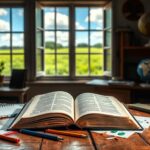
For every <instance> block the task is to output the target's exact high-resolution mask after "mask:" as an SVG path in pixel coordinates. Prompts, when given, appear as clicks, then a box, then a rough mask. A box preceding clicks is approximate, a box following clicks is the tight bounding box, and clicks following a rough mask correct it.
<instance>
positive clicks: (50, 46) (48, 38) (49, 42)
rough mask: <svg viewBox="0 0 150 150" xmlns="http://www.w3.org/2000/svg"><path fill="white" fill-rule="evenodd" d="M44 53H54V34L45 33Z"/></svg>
mask: <svg viewBox="0 0 150 150" xmlns="http://www.w3.org/2000/svg"><path fill="white" fill-rule="evenodd" d="M45 50H46V51H45V52H49V53H54V50H55V33H54V32H45Z"/></svg>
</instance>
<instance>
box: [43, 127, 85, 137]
mask: <svg viewBox="0 0 150 150" xmlns="http://www.w3.org/2000/svg"><path fill="white" fill-rule="evenodd" d="M45 132H47V133H54V134H61V135H68V136H74V137H82V138H86V137H87V135H86V134H81V133H75V132H72V131H59V130H52V129H46V130H45Z"/></svg>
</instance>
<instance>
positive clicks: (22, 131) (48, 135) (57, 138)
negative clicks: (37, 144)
mask: <svg viewBox="0 0 150 150" xmlns="http://www.w3.org/2000/svg"><path fill="white" fill-rule="evenodd" d="M20 132H21V133H25V134H29V135H33V136H37V137H41V138H46V139H49V140H55V141H60V140H63V138H62V137H59V136H55V135H52V134H46V133H40V132H37V131H31V130H27V129H21V130H20Z"/></svg>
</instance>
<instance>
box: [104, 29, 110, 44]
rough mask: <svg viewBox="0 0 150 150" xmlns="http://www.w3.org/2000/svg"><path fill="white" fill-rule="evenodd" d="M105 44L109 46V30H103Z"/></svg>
mask: <svg viewBox="0 0 150 150" xmlns="http://www.w3.org/2000/svg"><path fill="white" fill-rule="evenodd" d="M105 46H111V32H110V31H109V30H106V31H105Z"/></svg>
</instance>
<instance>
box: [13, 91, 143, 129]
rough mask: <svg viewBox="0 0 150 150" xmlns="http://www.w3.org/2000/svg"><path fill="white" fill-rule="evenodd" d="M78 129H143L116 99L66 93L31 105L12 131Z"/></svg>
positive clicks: (34, 100) (40, 97) (44, 96)
mask: <svg viewBox="0 0 150 150" xmlns="http://www.w3.org/2000/svg"><path fill="white" fill-rule="evenodd" d="M73 124H74V125H76V126H77V127H79V128H88V129H102V128H105V129H106V128H108V129H110V128H112V129H140V128H141V127H140V126H139V124H138V123H137V122H136V121H135V119H134V118H133V116H132V115H131V114H130V113H129V112H128V110H127V109H126V108H125V106H124V105H123V104H122V103H120V102H119V101H118V100H117V99H116V98H115V97H112V96H104V95H99V94H94V93H83V94H80V95H78V96H77V97H76V99H75V100H74V99H73V97H72V96H71V95H70V94H69V93H67V92H64V91H54V92H50V93H46V94H42V95H37V96H35V97H33V98H32V100H31V101H29V102H28V103H27V104H26V106H25V107H24V108H23V110H22V111H21V113H20V114H19V115H18V117H17V118H16V119H15V120H14V122H13V123H12V125H11V127H10V128H11V129H20V128H34V129H35V128H36V129H37V128H55V127H68V126H70V125H73Z"/></svg>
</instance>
